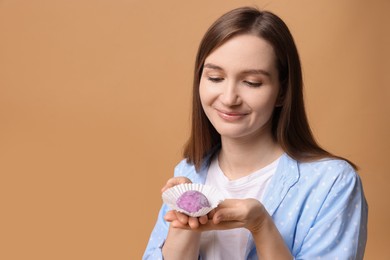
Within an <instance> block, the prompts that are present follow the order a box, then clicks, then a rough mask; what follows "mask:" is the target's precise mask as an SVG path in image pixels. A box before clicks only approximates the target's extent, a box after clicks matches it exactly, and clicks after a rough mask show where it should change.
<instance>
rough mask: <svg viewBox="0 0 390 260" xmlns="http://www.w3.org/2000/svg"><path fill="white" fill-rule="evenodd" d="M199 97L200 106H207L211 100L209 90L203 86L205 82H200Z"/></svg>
mask: <svg viewBox="0 0 390 260" xmlns="http://www.w3.org/2000/svg"><path fill="white" fill-rule="evenodd" d="M199 97H200V102H201V103H202V106H204V105H206V104H208V103H209V102H210V99H211V94H210V91H209V88H208V87H207V84H205V82H202V81H201V82H200V84H199Z"/></svg>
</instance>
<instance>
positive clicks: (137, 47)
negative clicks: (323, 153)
mask: <svg viewBox="0 0 390 260" xmlns="http://www.w3.org/2000/svg"><path fill="white" fill-rule="evenodd" d="M242 5H251V6H253V5H256V6H258V7H260V8H266V9H268V10H271V11H274V12H276V13H277V14H279V15H280V16H281V17H282V18H284V20H285V21H286V22H287V24H288V25H289V26H290V28H291V31H292V33H293V34H294V36H295V39H296V42H297V45H298V47H299V50H300V54H301V57H302V62H303V69H304V77H305V86H306V92H305V95H306V98H307V109H308V114H309V117H310V121H311V124H312V127H313V131H314V132H315V134H316V136H317V138H318V140H319V141H320V143H321V144H323V145H324V146H325V147H326V148H328V149H330V150H331V151H332V152H335V153H337V154H340V155H343V156H346V157H348V158H350V159H351V160H353V161H354V162H356V163H357V164H358V165H359V166H360V168H361V170H360V175H361V177H362V179H363V182H364V187H365V191H366V195H367V199H368V202H369V205H370V216H369V240H368V246H367V251H366V259H372V260H378V259H389V256H390V254H389V253H388V245H389V242H390V241H389V233H390V228H389V222H388V220H389V219H390V210H389V202H388V199H389V190H390V187H389V184H388V183H389V181H390V177H389V175H388V174H387V171H386V169H385V168H386V166H387V163H388V158H387V157H388V156H387V155H388V151H389V148H390V142H389V132H390V124H389V112H390V107H389V106H390V105H389V101H388V100H389V98H390V95H389V94H390V93H389V92H390V88H389V87H390V86H389V84H390V77H389V73H388V70H389V68H390V64H389V60H390V52H389V48H388V46H390V40H389V35H390V34H389V27H388V24H390V18H389V15H388V12H389V10H390V6H389V2H388V1H386V0H383V1H379V0H377V1H370V2H368V1H357V0H341V1H340V0H331V1H328V0H326V1H325V0H323V1H309V0H296V1H282V0H275V1H272V0H271V1H261V0H259V1H237V0H235V1H233V0H230V1H226V0H219V1H209V0H201V1H192V2H190V1H179V0H176V1H174V0H168V1H150V0H148V1H145V0H144V1H141V0H127V1H125V0H94V1H92V0H77V1H76V0H36V1H28V0H24V1H23V0H14V1H12V0H0V178H1V179H0V186H1V187H0V200H1V212H0V219H1V220H0V225H1V228H0V240H1V241H0V245H1V246H0V247H1V249H0V258H1V259H7V260H8V259H40V260H43V259H140V258H141V255H142V254H143V251H144V248H145V246H146V243H147V240H148V237H149V234H150V231H151V229H152V227H153V225H154V221H155V219H156V216H157V212H158V209H159V206H160V203H161V199H160V188H161V187H162V185H163V184H164V182H165V181H166V180H167V179H168V178H169V177H171V175H172V171H173V167H174V165H175V164H176V163H177V162H178V161H179V160H180V159H181V149H182V145H183V143H184V142H185V140H186V138H187V136H188V125H189V103H190V93H191V82H192V78H191V73H192V69H193V67H192V66H193V63H194V62H193V61H194V56H195V52H196V48H197V46H198V43H199V41H200V38H201V36H202V35H203V33H204V32H205V30H206V28H207V27H208V26H209V25H210V23H211V22H212V21H214V20H215V19H216V18H217V17H218V16H219V15H221V14H222V13H224V12H225V11H227V10H230V9H232V8H234V7H238V6H242Z"/></svg>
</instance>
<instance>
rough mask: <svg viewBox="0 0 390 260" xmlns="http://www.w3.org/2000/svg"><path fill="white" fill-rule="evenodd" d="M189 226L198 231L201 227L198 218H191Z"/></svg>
mask: <svg viewBox="0 0 390 260" xmlns="http://www.w3.org/2000/svg"><path fill="white" fill-rule="evenodd" d="M188 225H189V226H190V227H191V228H192V229H197V228H198V227H199V221H198V218H193V217H190V218H189V219H188Z"/></svg>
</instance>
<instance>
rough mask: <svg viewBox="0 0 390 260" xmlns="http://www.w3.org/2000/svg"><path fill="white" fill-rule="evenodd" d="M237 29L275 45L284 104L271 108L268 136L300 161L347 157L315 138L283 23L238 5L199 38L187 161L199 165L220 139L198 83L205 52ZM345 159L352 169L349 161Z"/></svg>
mask: <svg viewBox="0 0 390 260" xmlns="http://www.w3.org/2000/svg"><path fill="white" fill-rule="evenodd" d="M240 34H252V35H256V36H258V37H260V38H262V39H264V40H266V41H268V42H269V43H270V44H271V45H272V46H273V48H274V52H275V55H276V60H277V68H278V72H279V81H280V85H281V94H282V97H283V104H282V106H280V107H279V106H278V107H276V108H275V110H274V113H273V117H272V135H273V137H274V138H275V140H276V141H277V142H278V143H279V144H280V145H281V147H282V148H283V150H284V151H285V152H286V153H287V154H288V155H289V156H291V157H292V158H294V159H296V160H298V161H313V160H317V159H322V158H329V157H330V158H338V159H343V160H346V159H344V158H342V157H338V156H335V155H333V154H331V153H329V152H327V151H326V150H324V149H322V148H321V147H320V146H319V145H318V144H317V142H316V141H315V139H314V137H313V134H312V132H311V130H310V127H309V123H308V120H307V116H306V112H305V106H304V102H303V81H302V71H301V63H300V59H299V55H298V51H297V48H296V45H295V42H294V39H293V37H292V35H291V33H290V31H289V29H288V27H287V25H286V24H285V23H284V22H283V21H282V20H281V19H280V18H279V17H278V16H276V15H275V14H273V13H271V12H268V11H259V10H258V9H256V8H252V7H241V8H237V9H234V10H232V11H230V12H228V13H226V14H224V15H222V16H221V17H220V18H219V19H217V20H216V21H215V22H214V23H213V24H212V25H211V27H210V28H209V29H208V31H207V32H206V34H205V35H204V37H203V39H202V41H201V43H200V46H199V49H198V53H197V56H196V62H195V71H194V81H193V93H192V95H193V100H192V126H191V135H190V138H189V140H188V142H187V144H186V145H185V147H184V157H185V158H187V161H188V162H189V163H192V164H194V165H195V168H196V169H197V170H199V169H200V167H201V165H202V164H203V161H204V158H205V156H206V155H208V154H209V153H210V152H211V151H212V149H213V148H214V147H216V146H218V145H219V144H220V142H221V136H220V135H219V133H218V132H217V131H216V130H215V128H214V127H213V125H212V124H211V123H210V121H209V120H208V118H207V116H206V114H205V113H204V111H203V109H202V105H201V101H200V96H199V83H200V78H201V75H202V71H203V64H204V61H205V59H206V58H207V56H208V55H209V54H210V53H211V52H213V51H214V50H215V49H216V48H218V47H219V46H221V45H222V44H224V43H225V42H226V41H228V40H229V39H231V38H232V37H234V36H237V35H240ZM347 161H348V160H347ZM348 162H349V163H350V164H351V165H352V166H353V167H354V168H355V169H356V166H355V165H354V164H353V163H352V162H350V161H348Z"/></svg>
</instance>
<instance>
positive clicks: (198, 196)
mask: <svg viewBox="0 0 390 260" xmlns="http://www.w3.org/2000/svg"><path fill="white" fill-rule="evenodd" d="M176 205H177V206H178V207H179V208H181V209H183V210H185V211H187V212H189V213H195V212H198V211H199V210H200V209H202V208H206V207H210V202H209V201H208V199H207V198H206V196H205V195H204V194H203V193H201V192H199V191H196V190H189V191H186V192H184V193H183V194H182V195H181V196H180V197H179V198H178V199H177V201H176Z"/></svg>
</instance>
